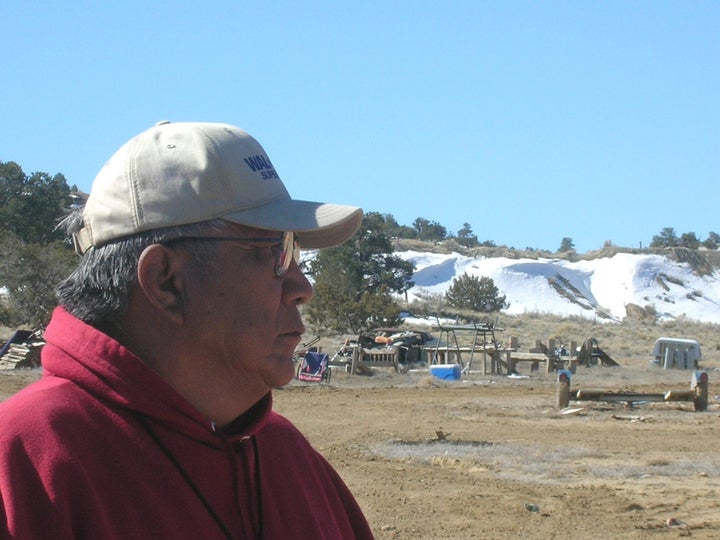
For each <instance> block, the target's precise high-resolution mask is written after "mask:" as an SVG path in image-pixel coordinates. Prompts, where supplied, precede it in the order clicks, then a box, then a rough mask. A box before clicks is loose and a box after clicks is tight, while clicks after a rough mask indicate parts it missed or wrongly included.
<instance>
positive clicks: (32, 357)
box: [0, 332, 45, 370]
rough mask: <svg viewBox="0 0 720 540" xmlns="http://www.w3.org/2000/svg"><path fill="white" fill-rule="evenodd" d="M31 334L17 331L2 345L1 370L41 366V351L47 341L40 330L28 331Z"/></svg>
mask: <svg viewBox="0 0 720 540" xmlns="http://www.w3.org/2000/svg"><path fill="white" fill-rule="evenodd" d="M27 334H29V335H20V332H18V333H16V335H15V336H13V337H12V338H11V339H10V341H9V342H8V343H6V344H5V345H4V346H3V347H2V355H1V356H0V370H12V369H20V368H37V367H40V351H41V350H42V348H43V346H44V345H45V342H44V341H43V340H42V337H41V336H40V333H39V332H32V333H30V332H28V333H27Z"/></svg>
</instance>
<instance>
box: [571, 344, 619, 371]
mask: <svg viewBox="0 0 720 540" xmlns="http://www.w3.org/2000/svg"><path fill="white" fill-rule="evenodd" d="M598 362H600V363H601V364H602V365H603V366H608V367H614V366H618V365H619V364H618V363H617V362H616V361H615V360H613V359H612V358H610V355H609V354H607V353H606V352H605V351H603V350H602V349H601V348H600V345H598V342H597V339H595V338H593V337H591V338H588V339H586V340H585V341H583V344H582V346H581V347H580V350H579V351H578V363H579V364H580V365H581V366H587V367H590V366H594V365H596V364H597V363H598Z"/></svg>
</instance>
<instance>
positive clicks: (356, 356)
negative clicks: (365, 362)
mask: <svg viewBox="0 0 720 540" xmlns="http://www.w3.org/2000/svg"><path fill="white" fill-rule="evenodd" d="M359 356H360V347H359V346H358V347H353V350H352V367H351V368H350V375H355V373H356V372H357V366H358V360H359Z"/></svg>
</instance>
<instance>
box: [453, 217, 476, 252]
mask: <svg viewBox="0 0 720 540" xmlns="http://www.w3.org/2000/svg"><path fill="white" fill-rule="evenodd" d="M457 241H458V244H460V245H461V246H465V247H477V246H479V245H480V242H478V237H477V235H475V234H473V231H472V227H471V226H470V224H469V223H463V226H462V229H460V230H459V231H458V232H457Z"/></svg>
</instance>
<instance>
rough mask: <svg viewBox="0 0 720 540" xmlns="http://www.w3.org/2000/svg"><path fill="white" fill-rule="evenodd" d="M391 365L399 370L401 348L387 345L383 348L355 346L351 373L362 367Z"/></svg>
mask: <svg viewBox="0 0 720 540" xmlns="http://www.w3.org/2000/svg"><path fill="white" fill-rule="evenodd" d="M373 367H391V368H393V369H394V370H395V371H396V372H397V371H399V349H398V348H397V347H385V348H382V349H366V348H364V347H355V348H353V355H352V365H351V368H350V373H357V371H359V369H362V368H373Z"/></svg>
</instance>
